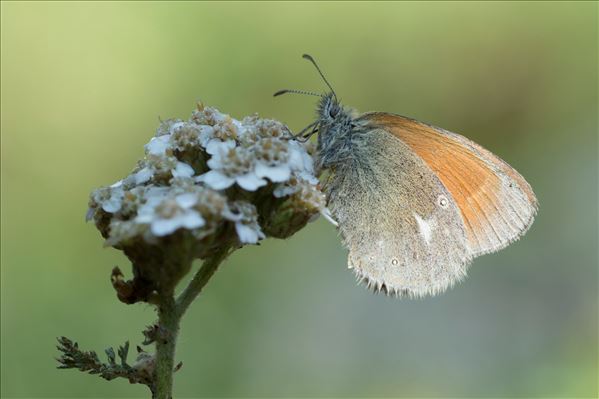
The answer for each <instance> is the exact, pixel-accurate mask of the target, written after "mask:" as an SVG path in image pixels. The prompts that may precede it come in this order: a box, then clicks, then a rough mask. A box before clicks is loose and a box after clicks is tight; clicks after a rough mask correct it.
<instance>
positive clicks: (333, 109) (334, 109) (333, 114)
mask: <svg viewBox="0 0 599 399" xmlns="http://www.w3.org/2000/svg"><path fill="white" fill-rule="evenodd" d="M338 113H339V108H338V107H336V106H332V107H331V109H330V110H329V116H330V117H331V118H334V117H336V116H337V114H338Z"/></svg>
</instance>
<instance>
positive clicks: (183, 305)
mask: <svg viewBox="0 0 599 399" xmlns="http://www.w3.org/2000/svg"><path fill="white" fill-rule="evenodd" d="M229 253H230V247H229V246H228V245H223V248H222V249H220V250H219V251H218V252H216V253H215V254H214V255H213V256H211V257H209V258H208V259H206V260H205V261H204V263H203V264H202V267H201V268H200V270H198V272H197V273H196V275H195V276H193V279H192V280H191V281H190V282H189V285H188V286H187V288H185V290H184V291H183V292H182V293H181V295H179V297H178V298H177V303H176V307H177V313H178V315H179V317H181V316H183V314H184V313H185V311H186V310H187V308H188V307H189V305H191V303H192V302H193V300H194V299H195V298H196V297H197V296H198V294H199V293H200V291H202V288H204V286H205V285H206V283H207V282H208V280H210V277H212V275H213V274H214V272H215V271H216V269H218V266H219V265H220V264H221V262H222V261H223V260H225V258H226V257H227V256H228V255H229Z"/></svg>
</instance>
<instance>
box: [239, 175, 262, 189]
mask: <svg viewBox="0 0 599 399" xmlns="http://www.w3.org/2000/svg"><path fill="white" fill-rule="evenodd" d="M235 181H237V184H239V187H241V188H243V189H244V190H246V191H256V190H257V189H258V188H259V187H262V186H265V185H266V184H267V181H266V180H264V179H261V178H259V177H258V176H256V175H255V174H254V173H246V174H245V175H242V176H237V177H236V178H235Z"/></svg>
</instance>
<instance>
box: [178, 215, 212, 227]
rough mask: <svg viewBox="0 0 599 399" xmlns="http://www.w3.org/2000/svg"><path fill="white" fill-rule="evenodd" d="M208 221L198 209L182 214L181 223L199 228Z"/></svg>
mask: <svg viewBox="0 0 599 399" xmlns="http://www.w3.org/2000/svg"><path fill="white" fill-rule="evenodd" d="M204 224H206V222H205V221H204V218H203V217H202V216H201V215H200V214H199V213H197V212H196V211H189V212H186V213H185V215H183V216H181V225H182V226H183V227H185V228H188V229H197V228H198V227H202V226H203V225H204Z"/></svg>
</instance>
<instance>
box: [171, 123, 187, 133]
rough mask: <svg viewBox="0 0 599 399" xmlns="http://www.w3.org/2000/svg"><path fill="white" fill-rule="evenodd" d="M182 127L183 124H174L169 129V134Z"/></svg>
mask: <svg viewBox="0 0 599 399" xmlns="http://www.w3.org/2000/svg"><path fill="white" fill-rule="evenodd" d="M183 126H185V122H176V123H173V124H172V125H171V127H170V128H169V132H170V134H173V133H174V132H176V131H177V130H179V129H181V128H182V127H183Z"/></svg>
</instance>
